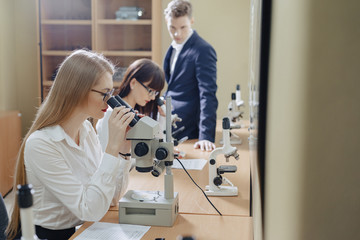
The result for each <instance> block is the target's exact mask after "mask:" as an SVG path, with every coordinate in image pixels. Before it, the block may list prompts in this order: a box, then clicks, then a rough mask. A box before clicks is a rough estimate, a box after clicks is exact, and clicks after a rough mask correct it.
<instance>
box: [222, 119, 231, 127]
mask: <svg viewBox="0 0 360 240" xmlns="http://www.w3.org/2000/svg"><path fill="white" fill-rule="evenodd" d="M222 127H223V129H230V120H229V118H227V117H224V118H223V122H222Z"/></svg>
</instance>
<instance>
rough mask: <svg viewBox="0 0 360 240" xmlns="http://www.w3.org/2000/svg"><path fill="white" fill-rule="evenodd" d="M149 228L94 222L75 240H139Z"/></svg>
mask: <svg viewBox="0 0 360 240" xmlns="http://www.w3.org/2000/svg"><path fill="white" fill-rule="evenodd" d="M149 229H150V226H140V225H131V224H117V223H106V222H95V223H94V224H93V225H91V226H90V227H88V228H87V229H85V231H83V232H82V233H81V234H80V235H79V236H77V237H76V238H75V239H76V240H85V239H86V240H93V239H94V240H95V239H106V240H140V239H141V238H142V237H143V236H144V235H145V233H146V232H147V231H149Z"/></svg>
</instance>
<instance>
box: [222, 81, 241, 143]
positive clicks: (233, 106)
mask: <svg viewBox="0 0 360 240" xmlns="http://www.w3.org/2000/svg"><path fill="white" fill-rule="evenodd" d="M243 106H244V100H242V99H241V91H240V85H239V84H237V85H236V92H235V93H231V101H230V103H229V105H228V114H227V115H228V117H229V118H230V120H231V121H230V130H232V129H239V128H243V127H244V124H242V123H241V122H242V121H241V119H242V118H243V116H242V115H243V114H244V111H241V108H242V107H243ZM230 143H231V144H235V145H236V144H241V143H242V140H241V138H240V137H239V136H238V135H236V134H235V133H233V132H230ZM220 144H223V140H220Z"/></svg>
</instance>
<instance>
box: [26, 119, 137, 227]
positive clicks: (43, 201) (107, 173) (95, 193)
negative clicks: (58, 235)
mask: <svg viewBox="0 0 360 240" xmlns="http://www.w3.org/2000/svg"><path fill="white" fill-rule="evenodd" d="M24 154H25V155H24V157H25V168H26V176H27V181H28V183H30V184H32V185H33V189H34V191H35V193H34V195H33V199H34V204H33V211H34V223H35V224H36V225H40V226H42V227H44V228H48V229H53V230H58V229H66V228H70V227H74V226H76V225H79V224H81V223H82V222H83V221H99V220H100V219H101V218H102V217H103V216H104V215H105V213H106V212H107V211H108V209H109V206H110V204H111V203H112V204H116V203H117V202H118V200H119V199H120V197H121V196H122V195H123V194H124V192H125V190H126V188H127V185H128V177H129V170H130V166H131V164H130V161H127V160H125V159H123V158H121V157H120V156H119V157H118V158H116V157H114V156H112V155H110V154H107V153H103V151H102V150H101V146H100V143H99V139H98V137H97V135H96V133H95V130H94V129H93V127H92V126H91V124H90V122H89V121H85V122H84V123H83V125H82V127H81V129H80V146H78V145H77V144H76V143H75V142H74V141H73V139H71V138H70V137H69V136H68V135H67V134H66V133H65V131H64V129H63V128H62V127H61V126H59V125H56V126H51V127H46V128H43V129H41V130H38V131H35V132H34V133H32V134H31V135H30V136H29V138H28V139H27V141H26V145H25V153H24Z"/></svg>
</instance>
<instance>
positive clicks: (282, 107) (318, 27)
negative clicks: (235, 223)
mask: <svg viewBox="0 0 360 240" xmlns="http://www.w3.org/2000/svg"><path fill="white" fill-rule="evenodd" d="M359 11H360V2H359V1H336V0H319V1H311V0H305V1H295V2H294V1H273V11H272V32H271V49H270V73H269V89H268V93H269V95H268V97H269V99H268V120H267V129H268V131H267V138H266V143H267V145H266V172H265V202H266V204H265V239H266V240H272V239H276V240H288V239H292V240H302V239H307V240H312V239H314V240H323V239H324V240H325V239H326V240H332V239H334V240H335V239H360V228H359V216H360V204H359V203H360V190H359V189H360V185H359V183H360V174H359V173H358V170H359V169H360V161H359V159H360V158H359V143H360V127H359V123H360V111H359V109H360V108H359V103H360V94H359V90H360V82H359V73H360V71H359V59H360V45H359V42H360V28H359V23H360V17H359Z"/></svg>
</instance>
